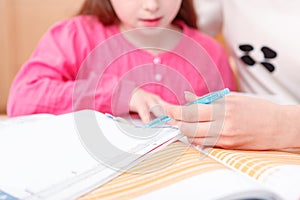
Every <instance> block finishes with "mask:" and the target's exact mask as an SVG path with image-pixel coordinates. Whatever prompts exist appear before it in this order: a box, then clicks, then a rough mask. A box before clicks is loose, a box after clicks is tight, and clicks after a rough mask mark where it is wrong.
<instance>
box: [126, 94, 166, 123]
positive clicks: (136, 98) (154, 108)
mask: <svg viewBox="0 0 300 200" xmlns="http://www.w3.org/2000/svg"><path fill="white" fill-rule="evenodd" d="M166 106H171V104H169V103H167V102H165V101H164V100H162V99H161V98H160V97H159V96H157V95H155V94H152V93H149V92H146V91H145V90H143V89H137V90H136V91H135V92H134V94H133V95H132V97H131V99H130V103H129V109H130V111H132V112H137V113H138V114H139V116H140V118H141V119H142V121H143V122H144V123H148V122H149V121H151V113H152V114H153V115H154V116H156V117H158V116H160V115H162V114H164V110H165V107H166Z"/></svg>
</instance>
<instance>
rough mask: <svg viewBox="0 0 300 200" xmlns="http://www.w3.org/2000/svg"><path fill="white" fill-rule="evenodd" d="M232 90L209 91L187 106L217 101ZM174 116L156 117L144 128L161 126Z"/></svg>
mask: <svg viewBox="0 0 300 200" xmlns="http://www.w3.org/2000/svg"><path fill="white" fill-rule="evenodd" d="M229 93H230V90H229V89H228V88H225V89H223V90H219V91H216V92H212V93H209V94H207V95H205V96H203V97H201V98H199V99H197V100H195V101H193V102H190V103H188V104H186V106H190V105H193V104H210V103H212V102H213V101H216V100H218V99H220V98H222V97H224V96H225V95H227V94H229ZM171 120H172V118H171V117H169V116H167V115H162V116H160V117H157V118H155V119H154V120H152V121H151V122H149V123H147V124H145V125H144V128H150V127H155V126H159V125H161V124H164V123H167V122H169V121H171Z"/></svg>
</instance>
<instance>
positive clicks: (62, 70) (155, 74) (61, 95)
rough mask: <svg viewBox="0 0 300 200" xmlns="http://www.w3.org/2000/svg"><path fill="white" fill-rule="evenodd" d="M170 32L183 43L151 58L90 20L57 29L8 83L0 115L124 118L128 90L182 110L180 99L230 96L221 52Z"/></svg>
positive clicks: (188, 32) (205, 40)
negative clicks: (80, 113) (221, 92)
mask: <svg viewBox="0 0 300 200" xmlns="http://www.w3.org/2000/svg"><path fill="white" fill-rule="evenodd" d="M178 25H179V26H181V28H182V30H183V35H184V38H186V39H181V41H180V42H179V44H177V46H175V48H174V49H173V50H172V51H169V52H163V53H160V54H158V55H156V56H153V55H152V54H150V53H148V52H147V51H145V50H143V49H138V48H135V47H134V45H132V44H131V43H130V42H128V40H126V39H125V38H124V37H123V36H122V34H120V30H119V28H118V27H117V26H115V25H112V26H103V25H102V24H101V23H100V22H99V21H98V20H97V19H96V18H95V17H92V16H78V17H74V18H72V19H69V20H65V21H62V22H59V23H57V24H56V25H54V26H53V27H52V28H51V29H50V30H49V31H47V33H46V34H45V35H44V36H43V37H42V38H41V40H40V41H39V43H38V45H37V47H36V49H35V51H34V52H33V54H32V55H31V57H30V59H29V60H28V61H27V62H26V63H25V64H24V65H23V66H22V68H21V70H20V71H19V73H18V74H17V76H16V77H15V79H14V81H13V84H12V86H11V90H10V95H9V100H8V106H7V113H8V115H9V116H10V117H12V116H19V115H27V114H34V113H52V114H62V113H68V112H72V111H76V110H81V109H93V110H98V111H100V112H103V113H106V112H107V113H112V114H114V115H121V114H125V113H128V112H129V107H128V104H129V100H130V97H131V95H132V92H134V89H135V88H136V87H142V88H143V89H145V90H146V91H149V92H152V93H154V94H157V95H159V96H160V97H161V98H162V99H164V100H165V101H167V102H170V103H173V104H185V103H186V102H185V99H184V91H191V92H194V93H196V94H197V95H204V94H206V93H207V92H209V91H212V90H217V89H222V88H224V87H228V88H230V89H231V90H235V83H234V77H233V73H232V70H231V68H230V65H229V63H228V58H227V55H226V52H225V50H224V49H223V47H222V46H221V45H220V44H219V43H217V42H216V41H215V40H214V39H212V38H210V37H208V36H206V35H204V34H202V33H201V32H199V31H198V30H195V29H192V28H189V27H188V26H187V25H185V24H184V23H182V22H178ZM191 41H192V44H191ZM201 46H202V47H201ZM96 47H97V48H96ZM202 48H203V49H205V51H203V50H202ZM207 55H209V56H207ZM211 60H212V61H213V62H210V61H211Z"/></svg>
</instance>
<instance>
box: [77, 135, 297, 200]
mask: <svg viewBox="0 0 300 200" xmlns="http://www.w3.org/2000/svg"><path fill="white" fill-rule="evenodd" d="M135 172H140V173H135ZM299 182H300V153H296V152H294V153H291V152H280V151H240V150H224V149H218V148H208V149H199V151H197V150H196V149H195V148H193V147H191V146H190V145H186V144H185V143H183V142H180V141H177V142H174V143H172V144H170V145H168V146H167V147H165V148H164V149H162V150H161V151H159V152H156V153H155V154H154V155H152V156H151V157H150V158H149V159H146V160H144V161H142V162H141V163H139V164H138V165H136V166H135V167H133V168H131V169H130V170H128V171H127V172H125V173H123V174H122V175H120V176H119V177H117V178H116V179H114V180H112V181H110V182H109V183H107V184H105V185H102V186H101V187H99V188H97V189H96V190H94V191H93V192H92V193H90V194H87V195H85V196H82V197H81V198H80V199H79V200H91V199H94V200H96V199H110V200H125V199H135V200H152V199H203V200H299V199H300V189H299V188H300V187H299Z"/></svg>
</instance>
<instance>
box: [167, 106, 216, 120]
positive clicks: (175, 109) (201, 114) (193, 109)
mask: <svg viewBox="0 0 300 200" xmlns="http://www.w3.org/2000/svg"><path fill="white" fill-rule="evenodd" d="M213 108H214V107H213V105H212V104H209V105H204V104H195V105H190V106H168V107H167V108H166V113H167V115H168V116H170V117H171V118H173V119H175V120H178V121H186V122H207V121H212V120H213V119H212V111H213Z"/></svg>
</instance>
